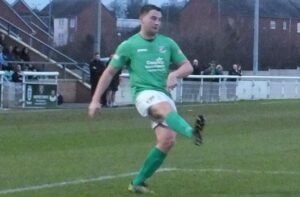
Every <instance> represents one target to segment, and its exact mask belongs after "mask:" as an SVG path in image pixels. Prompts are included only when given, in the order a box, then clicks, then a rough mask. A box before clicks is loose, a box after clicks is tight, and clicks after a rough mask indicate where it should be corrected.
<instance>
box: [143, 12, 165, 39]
mask: <svg viewBox="0 0 300 197" xmlns="http://www.w3.org/2000/svg"><path fill="white" fill-rule="evenodd" d="M140 19H141V26H142V31H144V32H145V33H146V34H150V35H155V34H156V33H157V32H158V31H159V29H160V26H161V19H162V14H161V12H159V11H157V10H151V11H149V12H148V13H147V14H144V15H143V16H141V18H140Z"/></svg>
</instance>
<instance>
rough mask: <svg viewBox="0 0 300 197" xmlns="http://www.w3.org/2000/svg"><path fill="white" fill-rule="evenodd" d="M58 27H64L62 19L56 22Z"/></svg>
mask: <svg viewBox="0 0 300 197" xmlns="http://www.w3.org/2000/svg"><path fill="white" fill-rule="evenodd" d="M58 25H59V26H60V27H63V26H64V19H63V18H61V19H59V20H58Z"/></svg>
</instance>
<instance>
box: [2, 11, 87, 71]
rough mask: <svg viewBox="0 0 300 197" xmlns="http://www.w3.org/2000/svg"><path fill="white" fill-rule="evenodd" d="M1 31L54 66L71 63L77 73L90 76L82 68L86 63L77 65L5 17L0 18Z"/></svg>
mask: <svg viewBox="0 0 300 197" xmlns="http://www.w3.org/2000/svg"><path fill="white" fill-rule="evenodd" d="M0 29H2V30H3V31H5V32H6V33H7V35H8V36H9V37H10V38H12V39H14V40H16V41H17V42H20V43H23V44H25V45H27V46H29V47H31V49H32V50H33V51H35V52H37V53H40V54H42V55H43V56H44V57H45V58H47V59H48V60H49V61H50V62H52V64H53V63H55V64H56V65H57V66H59V67H61V65H59V63H60V62H64V63H70V64H73V65H74V68H76V70H77V71H79V72H81V74H80V75H86V74H89V72H88V71H87V70H86V69H85V68H84V67H82V66H81V65H85V64H86V63H85V64H82V63H77V62H76V61H75V60H74V59H72V58H70V57H68V56H66V55H65V54H63V53H62V52H60V51H58V50H57V49H55V48H53V47H52V46H50V45H49V44H48V43H45V42H43V41H41V40H39V39H37V38H36V37H35V36H34V35H32V34H29V33H28V32H26V31H24V30H22V29H21V28H19V27H17V26H16V25H14V24H12V23H11V22H9V21H8V20H6V19H4V18H3V17H0Z"/></svg>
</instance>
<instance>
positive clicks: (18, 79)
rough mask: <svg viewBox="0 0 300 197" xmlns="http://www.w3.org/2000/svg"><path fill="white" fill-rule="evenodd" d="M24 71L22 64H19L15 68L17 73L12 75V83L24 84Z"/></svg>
mask: <svg viewBox="0 0 300 197" xmlns="http://www.w3.org/2000/svg"><path fill="white" fill-rule="evenodd" d="M21 72H22V69H21V65H20V64H17V65H16V66H15V71H14V73H13V75H12V82H15V83H21V82H22V73H21Z"/></svg>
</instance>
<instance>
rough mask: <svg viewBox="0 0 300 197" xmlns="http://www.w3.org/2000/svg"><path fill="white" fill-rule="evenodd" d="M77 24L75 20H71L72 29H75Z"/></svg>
mask: <svg viewBox="0 0 300 197" xmlns="http://www.w3.org/2000/svg"><path fill="white" fill-rule="evenodd" d="M75 22H76V21H75V19H74V18H72V19H70V28H75Z"/></svg>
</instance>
